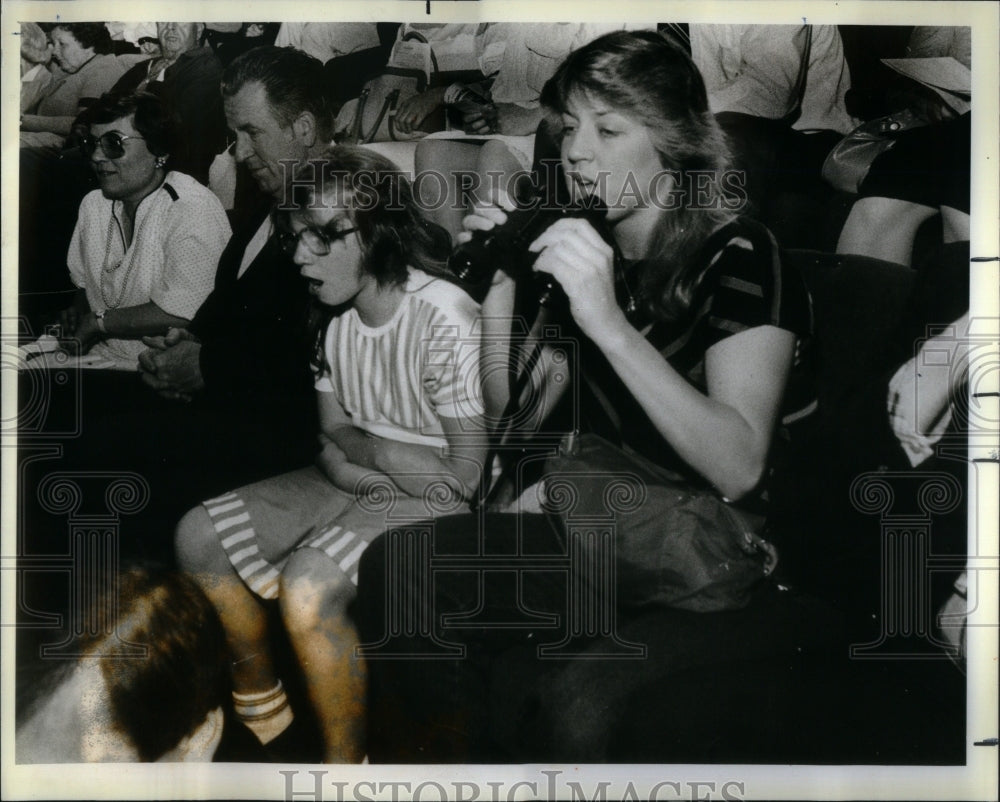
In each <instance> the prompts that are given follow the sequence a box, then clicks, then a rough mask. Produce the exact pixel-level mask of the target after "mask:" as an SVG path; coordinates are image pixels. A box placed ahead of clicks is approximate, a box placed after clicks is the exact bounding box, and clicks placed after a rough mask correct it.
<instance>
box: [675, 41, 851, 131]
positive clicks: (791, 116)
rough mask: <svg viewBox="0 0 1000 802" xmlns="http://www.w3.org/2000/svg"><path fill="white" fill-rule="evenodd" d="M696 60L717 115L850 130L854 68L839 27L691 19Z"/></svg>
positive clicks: (802, 127)
mask: <svg viewBox="0 0 1000 802" xmlns="http://www.w3.org/2000/svg"><path fill="white" fill-rule="evenodd" d="M689 32H690V36H691V58H693V59H694V62H695V64H697V65H698V69H699V70H700V71H701V74H702V75H703V76H704V78H705V89H706V90H707V91H708V103H709V106H710V107H711V109H712V111H713V112H714V113H716V114H718V113H720V112H724V111H730V112H739V113H741V114H748V115H751V116H753V117H762V118H764V119H767V120H787V121H788V122H789V124H790V125H791V126H792V127H793V128H795V129H797V130H800V131H813V130H832V131H839V132H841V133H845V134H846V133H847V132H848V131H850V130H851V129H852V128H853V127H854V125H855V123H854V121H853V120H852V119H851V117H850V115H849V114H848V113H847V107H846V106H845V104H844V95H845V94H846V93H847V90H848V89H849V88H850V86H851V73H850V70H849V68H848V66H847V61H846V60H845V58H844V45H843V42H842V41H841V38H840V33H839V31H838V30H837V27H836V26H835V25H691V26H689Z"/></svg>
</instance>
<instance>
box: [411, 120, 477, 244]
mask: <svg viewBox="0 0 1000 802" xmlns="http://www.w3.org/2000/svg"><path fill="white" fill-rule="evenodd" d="M480 149H481V146H480V145H479V144H469V143H468V142H452V141H449V140H446V139H425V140H423V141H421V142H419V143H418V144H417V151H416V153H415V154H414V157H413V165H414V166H413V169H414V172H415V174H417V175H419V174H421V173H429V172H433V173H436V174H437V175H438V176H440V178H437V179H434V180H430V179H426V178H425V179H422V180H421V182H420V189H421V195H422V197H419V198H418V199H417V200H418V202H419V203H421V206H422V208H423V209H425V210H426V214H427V218H428V219H429V220H431V221H432V222H435V223H437V224H438V225H440V226H443V227H444V228H446V229H447V230H448V233H449V234H451V236H452V238H454V237H455V235H457V234H458V233H459V232H460V231H461V230H462V218H463V217H465V215H466V214H467V206H468V201H467V199H466V197H465V192H464V191H463V189H462V185H461V184H460V181H462V178H463V175H465V176H468V177H469V180H475V179H474V178H473V176H475V174H476V166H477V159H478V156H479V151H480ZM442 189H443V190H444V194H443V195H441V196H440V199H439V197H438V196H439V193H440V191H441V190H442Z"/></svg>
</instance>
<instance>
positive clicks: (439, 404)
mask: <svg viewBox="0 0 1000 802" xmlns="http://www.w3.org/2000/svg"><path fill="white" fill-rule="evenodd" d="M306 177H308V178H306ZM287 194H288V196H289V198H290V200H291V204H290V206H289V205H288V204H287V203H286V204H285V206H284V211H282V212H280V213H279V214H278V219H277V224H278V227H279V230H281V229H284V232H285V233H284V235H283V238H284V242H285V247H286V248H287V250H288V252H289V253H290V254H291V255H292V258H293V260H294V262H295V263H296V264H297V265H298V266H299V269H300V272H301V274H302V275H303V276H304V277H305V279H306V280H307V281H308V282H309V291H310V293H311V294H312V296H313V298H314V299H315V304H314V310H313V312H314V314H313V320H312V330H313V332H314V337H315V340H314V342H315V358H314V369H315V374H316V390H317V401H318V405H319V418H320V432H319V444H320V453H319V456H318V457H317V459H316V463H315V466H313V467H310V468H305V469H302V470H298V471H294V472H292V473H288V474H284V475H282V476H278V477H274V478H272V479H268V480H265V481H263V482H258V483H256V484H253V485H249V486H247V487H243V488H240V489H238V490H235V491H233V492H231V493H227V494H225V495H223V496H220V497H219V498H216V499H212V500H210V501H206V502H205V503H204V504H203V505H202V506H199V507H196V508H195V509H193V510H191V511H190V512H189V513H188V514H187V515H186V516H185V517H184V518H183V519H182V521H181V523H180V526H179V528H178V538H177V547H178V556H179V559H180V562H181V565H182V566H183V567H184V568H185V570H187V571H188V572H189V573H191V574H192V575H193V576H194V577H195V578H196V579H197V581H198V582H199V583H200V584H201V585H202V587H203V588H204V589H205V591H206V593H207V594H208V596H209V598H211V599H212V600H213V602H214V603H215V604H216V606H217V608H218V610H219V613H220V616H221V617H222V621H223V624H224V626H225V628H226V631H227V635H228V639H229V646H230V649H231V652H232V659H233V686H234V700H235V703H236V710H237V714H238V715H240V716H241V718H242V719H243V720H244V721H245V723H247V725H248V726H249V727H250V728H251V729H252V730H253V731H254V732H255V733H256V734H257V736H258V738H259V739H260V740H261V741H262V742H263V743H264V744H265V745H266V746H268V747H269V749H270V750H271V751H272V753H273V754H274V755H275V756H276V757H280V756H282V755H287V754H288V750H289V749H294V738H295V732H296V730H297V729H298V727H295V728H291V729H290V728H289V724H291V722H292V719H293V716H292V712H291V709H290V708H289V706H288V700H287V697H286V695H285V692H284V689H283V686H282V684H281V682H280V680H279V678H278V675H277V672H276V670H275V666H274V662H273V659H272V656H271V650H270V640H269V637H268V630H267V607H266V604H265V602H266V601H267V600H272V599H278V600H279V604H280V610H281V616H282V620H283V622H284V624H285V627H286V630H287V632H288V635H289V639H290V641H291V644H292V647H293V649H294V651H295V656H296V657H297V659H298V663H299V666H300V667H301V669H302V672H303V674H304V676H305V680H306V689H307V691H308V696H309V700H310V702H311V704H312V706H313V709H314V711H315V713H316V718H317V720H318V722H319V725H320V728H321V731H322V736H323V753H322V755H316V757H322V758H323V759H324V760H325V761H326V762H358V761H360V760H361V759H362V758H363V756H364V749H365V742H364V736H365V727H364V723H365V691H366V672H365V666H364V662H363V660H362V659H360V658H359V657H358V656H357V655H356V654H355V647H356V646H357V645H358V638H357V635H356V633H355V630H354V625H353V623H352V620H351V617H350V615H349V613H348V605H349V604H350V603H351V601H352V600H353V598H354V596H355V592H356V583H357V568H358V560H359V559H360V556H361V553H362V552H363V551H364V549H365V547H366V546H367V545H368V543H369V542H370V541H371V540H373V539H374V538H375V536H377V535H378V534H379V533H381V532H382V531H384V530H386V529H387V528H391V527H396V526H400V525H403V524H406V523H412V522H413V521H419V520H425V519H428V518H433V517H436V516H439V515H443V514H448V513H452V512H457V511H460V510H461V509H462V508H463V507H464V504H465V502H466V500H467V499H468V498H470V497H471V495H472V493H473V490H474V488H476V487H477V483H478V481H479V476H480V471H481V462H482V460H483V458H484V451H485V449H484V445H483V444H484V438H483V435H482V403H481V398H480V391H479V350H480V338H479V333H478V330H477V329H476V328H475V324H476V321H477V318H478V314H479V307H478V305H477V304H476V303H475V302H474V301H473V300H472V299H471V298H470V297H469V296H468V295H467V294H466V293H465V292H464V290H462V289H461V288H460V287H458V286H457V285H456V284H454V283H453V282H452V281H450V280H449V274H447V272H446V268H445V264H446V260H447V258H448V255H449V251H450V240H449V237H448V235H447V234H446V232H445V231H444V230H443V229H440V228H438V227H437V226H434V225H432V224H429V223H427V222H426V221H424V219H423V218H422V217H421V215H420V212H419V211H418V209H417V207H416V205H415V203H414V198H413V194H412V191H411V187H410V183H409V181H408V180H407V179H406V178H405V177H404V176H403V175H402V173H401V172H400V171H399V169H398V168H397V167H396V166H395V165H394V164H392V162H390V161H388V160H387V159H385V158H383V157H381V156H379V155H377V154H375V153H373V152H372V151H368V150H365V149H360V148H351V147H334V148H332V149H331V150H330V151H328V152H327V154H326V155H325V157H324V158H322V159H320V160H316V161H312V162H307V163H306V164H304V165H302V166H301V168H300V169H299V171H298V177H297V178H296V179H295V181H294V182H293V185H292V186H291V187H290V188H289V192H288V193H287ZM276 425H280V422H276ZM279 736H280V737H279ZM294 754H295V755H296V756H298V757H302V756H303V755H302V752H298V753H294Z"/></svg>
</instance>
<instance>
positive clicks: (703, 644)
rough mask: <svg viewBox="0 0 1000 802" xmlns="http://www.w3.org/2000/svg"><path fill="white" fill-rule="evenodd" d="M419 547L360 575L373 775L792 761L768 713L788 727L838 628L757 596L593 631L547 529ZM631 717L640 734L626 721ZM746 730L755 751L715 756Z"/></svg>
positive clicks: (606, 622)
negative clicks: (803, 672)
mask: <svg viewBox="0 0 1000 802" xmlns="http://www.w3.org/2000/svg"><path fill="white" fill-rule="evenodd" d="M418 529H419V527H416V528H410V530H409V531H408V532H390V533H389V534H388V535H384V536H383V537H381V538H379V539H378V540H376V541H375V543H373V544H372V545H371V546H370V547H369V549H368V550H367V551H366V552H365V555H364V557H363V559H362V564H361V572H360V581H359V589H358V590H359V595H358V599H357V608H356V616H357V620H358V624H359V629H360V632H361V636H362V641H363V642H364V643H365V644H366V658H367V661H368V666H369V676H370V679H371V682H370V696H369V704H370V707H371V714H370V719H369V727H370V729H369V738H370V740H369V747H368V753H369V756H370V757H371V759H372V760H373V761H375V762H491V761H496V762H506V761H517V762H523V761H560V762H562V761H566V762H602V761H606V760H611V759H616V760H617V759H620V760H625V761H628V760H630V759H631V758H630V754H639V752H640V751H642V750H645V751H644V755H645V757H647V758H649V759H655V760H657V761H662V760H664V759H669V758H670V757H671V755H680V754H684V755H687V756H689V755H690V754H691V750H694V751H695V752H697V753H698V754H699V755H701V756H702V757H708V756H713V755H714V756H716V757H718V758H719V759H731V758H736V757H747V758H749V757H765V756H769V757H770V756H773V755H775V754H783V755H784V754H790V753H791V751H793V750H794V748H795V741H797V740H801V739H800V738H799V737H798V736H799V733H798V732H795V731H793V730H791V729H789V727H788V725H787V721H788V717H782V716H777V715H775V713H776V709H775V706H776V705H777V704H778V702H777V701H776V700H778V701H780V704H781V705H782V710H783V711H784V712H786V713H788V714H789V717H791V716H792V713H793V712H794V711H795V710H797V709H799V708H800V705H798V701H799V699H798V697H797V696H796V693H794V692H792V691H790V690H789V686H790V683H789V682H788V677H789V671H790V670H792V669H793V668H795V667H797V666H798V664H799V663H800V662H801V661H802V660H803V659H806V657H804V656H810V655H811V656H813V657H816V656H817V655H824V657H823V658H822V659H823V660H825V659H826V658H825V656H826V655H828V654H829V651H830V649H831V648H832V644H835V643H839V633H840V629H839V618H838V617H837V616H836V615H835V614H833V613H832V612H831V611H830V610H829V609H828V608H826V607H824V606H823V605H821V604H819V603H817V602H814V601H811V600H809V599H807V598H805V597H801V596H797V595H795V594H791V593H788V592H782V591H779V590H778V589H777V588H776V586H774V585H765V586H763V587H762V588H761V590H760V591H759V592H758V593H757V595H756V596H755V598H754V599H753V601H752V602H751V604H750V605H749V606H748V607H747V608H745V609H743V610H736V611H729V612H721V613H710V614H709V613H706V614H702V613H692V612H688V611H683V610H672V609H666V608H660V607H646V608H643V609H627V610H626V609H616V608H615V605H613V604H612V605H611V607H610V616H609V617H606V618H604V619H601V618H600V616H599V615H591V614H592V613H599V612H600V608H601V605H596V606H594V605H593V604H591V602H592V601H593V594H594V590H593V589H589V590H588V589H585V588H583V586H582V585H581V584H580V583H579V582H576V581H574V579H573V577H572V569H571V567H570V566H569V564H568V563H567V562H566V561H561V562H560V560H561V558H562V556H563V555H565V553H566V550H565V546H564V544H563V538H562V536H561V534H560V533H559V531H558V530H557V529H556V528H554V526H553V525H552V524H551V523H550V521H549V519H547V518H546V517H545V516H541V515H524V516H520V517H518V516H515V515H490V516H486V517H485V519H477V517H476V516H473V515H462V516H455V517H451V518H443V519H438V520H437V521H436V522H435V523H434V524H428V529H427V532H426V534H424V535H420V534H419V533H418V531H417V530H418ZM481 544H482V548H481V551H480V545H481ZM477 552H479V556H476V555H477ZM512 555H516V556H512ZM518 565H520V566H521V567H520V569H519V568H518ZM581 594H582V595H581ZM588 594H589V596H588ZM607 611H608V609H607V608H605V612H607ZM588 616H589V617H588ZM790 667H791V668H790ZM706 672H708V674H709V675H710V676H711V677H713V678H714V679H715V680H716V684H715V685H714V686H712V687H708V686H706V685H705V684H704V679H705V676H706ZM748 676H752V677H754V678H755V680H754V682H755V684H754V685H753V690H752V692H750V691H748V689H747V688H746V687H745V685H744V682H743V680H742V679H741V678H743V679H745V678H746V677H748ZM758 678H759V680H760V683H761V684H756V681H757V679H758ZM698 683H701V685H700V686H699V685H698ZM696 687H700V690H701V691H702V694H701V695H695V696H692V694H691V690H692V688H696ZM734 699H735V700H737V701H738V702H739V703H740V705H741V707H740V709H739V712H738V713H736V714H734V713H733V712H732V711H731V710H730V707H729V704H730V703H729V701H728V700H734ZM636 708H645V709H646V710H647V712H648V716H647V715H646V714H643V715H642V716H641V717H640V718H638V719H637V718H636V717H635V716H634V715H631V716H630V715H629V711H630V710H632V711H634V710H635V709H636ZM679 709H683V710H685V711H687V713H688V714H691V713H693V712H694V711H697V713H698V715H697V718H696V721H695V722H694V724H695V725H696V727H695V729H694V730H692V729H691V726H690V724H689V723H686V724H685V725H684V726H685V727H686V729H677V728H676V727H672V726H671V724H670V723H669V722H672V721H673V717H674V714H675V712H676V711H677V710H679ZM802 709H808V708H804V707H803V708H802ZM744 714H745V715H747V716H749V720H750V721H752V722H754V723H753V725H751V726H749V727H744V728H743V729H749V730H751V731H753V732H754V737H753V738H735V737H734V738H728V737H723V738H721V740H720V737H719V732H720V729H725V728H728V729H729V730H733V727H734V726H735V725H734V723H733V722H734V721H735V720H737V717H738V716H740V715H744ZM768 716H770V718H768ZM765 722H766V723H765ZM800 723H801V726H802V727H803V728H805V727H810V728H812V727H813V723H812V722H811V721H802V722H800ZM678 726H680V725H678ZM737 729H739V728H737ZM741 731H742V730H741ZM691 732H696V733H697V737H693V738H692V737H689V736H690V733H691ZM682 733H687V735H686V736H685V735H682ZM762 733H764V734H762ZM643 744H645V746H644V745H643ZM685 750H686V751H685ZM654 755H655V757H654Z"/></svg>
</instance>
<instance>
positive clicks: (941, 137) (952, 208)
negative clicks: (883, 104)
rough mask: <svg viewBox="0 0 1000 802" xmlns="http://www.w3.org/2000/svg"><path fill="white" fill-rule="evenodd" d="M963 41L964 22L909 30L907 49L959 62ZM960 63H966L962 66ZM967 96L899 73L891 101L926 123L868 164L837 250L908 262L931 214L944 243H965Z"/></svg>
mask: <svg viewBox="0 0 1000 802" xmlns="http://www.w3.org/2000/svg"><path fill="white" fill-rule="evenodd" d="M970 42H971V32H970V30H969V29H968V28H955V29H951V28H915V29H914V31H913V33H912V34H911V38H910V47H909V51H910V52H911V53H918V54H920V55H919V58H933V57H944V56H951V57H952V58H954V59H955V60H956V61H958V62H959V64H963V61H962V60H963V59H964V60H966V61H967V60H968V58H969V51H970V49H971V44H970ZM963 66H965V68H966V69H968V65H967V64H964V65H963ZM956 69H957V70H961V69H962V68H961V67H957V66H956ZM970 80H971V78H970ZM970 86H971V84H970ZM970 99H971V98H963V97H960V96H956V95H948V96H947V97H946V96H945V95H943V94H940V93H937V92H933V91H931V90H930V89H928V88H927V87H925V86H924V85H922V84H921V83H919V82H917V81H914V80H910V79H906V84H905V89H903V90H902V92H901V93H898V95H897V103H898V104H899V105H900V107H901V108H903V107H905V108H909V109H911V110H912V111H913V112H914V113H915V114H916V115H917V116H918V117H919V118H921V119H922V120H924V121H926V122H927V123H928V124H927V125H926V126H922V127H916V128H913V129H911V130H908V131H904V132H903V133H901V134H900V135H899V136H898V137H897V139H896V141H895V143H894V144H893V146H892V147H891V148H890V149H889V150H887V151H885V152H883V153H881V154H880V155H879V156H878V157H876V158H875V160H874V161H873V162H872V164H871V168H870V169H869V170H868V174H867V175H866V176H865V178H864V180H863V181H862V182H861V184H860V185H859V187H858V200H857V201H855V203H854V205H853V206H852V207H851V211H850V214H849V216H848V218H847V221H846V222H845V223H844V227H843V230H842V231H841V233H840V239H839V241H838V243H837V253H852V254H860V255H863V256H871V257H874V258H876V259H883V260H885V261H888V262H895V263H897V264H901V265H907V266H910V265H911V264H912V262H913V246H914V243H915V242H916V239H917V232H918V231H919V230H920V227H921V226H922V225H923V224H924V223H925V222H927V221H929V220H931V219H932V218H934V217H937V216H938V215H940V222H941V241H942V243H943V244H944V245H945V246H947V245H949V244H951V243H956V242H968V240H969V209H970V203H971V198H970V192H971V175H970V164H971V159H972V112H971V110H970V104H969V103H968V102H967V100H970Z"/></svg>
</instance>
